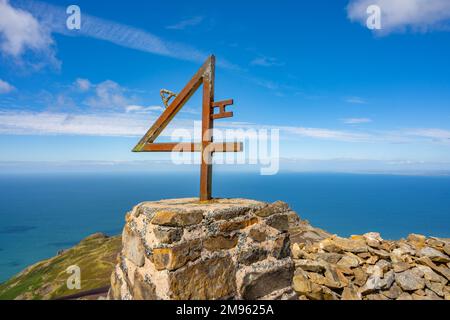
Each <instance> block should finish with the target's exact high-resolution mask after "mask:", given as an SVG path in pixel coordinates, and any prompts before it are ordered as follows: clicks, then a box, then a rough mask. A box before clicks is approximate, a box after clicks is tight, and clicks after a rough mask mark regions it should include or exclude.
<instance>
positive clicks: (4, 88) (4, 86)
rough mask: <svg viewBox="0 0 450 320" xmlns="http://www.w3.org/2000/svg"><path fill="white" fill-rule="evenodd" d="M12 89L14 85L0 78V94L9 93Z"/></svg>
mask: <svg viewBox="0 0 450 320" xmlns="http://www.w3.org/2000/svg"><path fill="white" fill-rule="evenodd" d="M14 90H15V88H14V86H12V85H11V84H9V83H8V82H6V81H4V80H2V79H0V94H5V93H10V92H11V91H14Z"/></svg>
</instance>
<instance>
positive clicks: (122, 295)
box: [108, 199, 450, 300]
mask: <svg viewBox="0 0 450 320" xmlns="http://www.w3.org/2000/svg"><path fill="white" fill-rule="evenodd" d="M122 236H123V239H122V243H123V248H122V252H121V254H120V255H119V257H118V260H119V261H118V264H117V265H116V267H115V271H114V272H113V274H112V276H111V290H110V292H109V294H108V297H109V298H110V299H297V298H298V299H300V300H444V299H445V300H450V286H449V281H450V239H443V238H436V237H425V236H423V235H418V234H410V235H409V236H408V237H407V239H401V240H398V241H392V240H384V239H382V238H381V236H380V234H379V233H375V232H370V233H366V234H364V235H355V236H351V237H350V238H341V237H338V236H336V235H331V234H329V233H327V232H326V231H323V230H321V229H318V228H315V227H313V226H311V225H310V224H309V223H308V222H307V221H304V220H300V218H299V217H298V216H297V214H296V213H295V212H293V211H291V210H290V209H289V206H288V205H287V204H286V203H284V202H281V201H278V202H275V203H273V204H267V203H264V202H258V201H252V200H244V199H222V200H214V201H210V202H208V203H206V204H205V203H200V202H198V201H197V200H196V199H178V200H165V201H157V202H146V203H142V204H140V205H138V206H136V207H135V208H134V209H133V210H132V211H131V212H130V213H128V214H127V217H126V225H125V228H124V230H123V235H122ZM292 289H293V290H292Z"/></svg>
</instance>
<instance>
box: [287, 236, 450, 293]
mask: <svg viewBox="0 0 450 320" xmlns="http://www.w3.org/2000/svg"><path fill="white" fill-rule="evenodd" d="M292 256H293V258H294V262H295V267H296V271H295V276H294V279H293V287H294V290H295V291H296V292H297V293H298V294H299V297H300V299H312V300H323V299H325V300H341V299H342V300H442V299H445V300H450V286H449V283H448V281H449V280H450V239H440V238H434V237H431V238H426V237H425V236H422V235H417V234H411V235H409V236H408V238H407V239H406V240H403V239H402V240H399V241H387V240H383V239H382V238H381V237H380V234H378V233H373V232H371V233H366V234H364V235H362V236H359V235H358V236H352V237H350V239H345V238H340V237H337V236H331V237H328V238H325V239H321V240H317V241H310V240H309V239H306V240H305V241H301V242H297V243H294V244H293V245H292Z"/></svg>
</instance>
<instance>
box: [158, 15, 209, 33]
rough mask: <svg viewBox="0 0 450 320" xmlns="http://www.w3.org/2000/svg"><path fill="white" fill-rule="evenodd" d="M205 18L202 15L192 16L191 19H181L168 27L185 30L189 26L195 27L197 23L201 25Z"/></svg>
mask: <svg viewBox="0 0 450 320" xmlns="http://www.w3.org/2000/svg"><path fill="white" fill-rule="evenodd" d="M203 20H204V18H203V17H202V16H197V17H192V18H189V19H185V20H181V21H179V22H177V23H175V24H172V25H170V26H167V27H166V29H172V30H184V29H186V28H187V27H194V26H196V25H199V24H200V23H202V21H203Z"/></svg>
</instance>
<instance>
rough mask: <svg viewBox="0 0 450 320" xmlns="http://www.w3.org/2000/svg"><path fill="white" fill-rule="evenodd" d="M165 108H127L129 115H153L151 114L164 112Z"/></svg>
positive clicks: (136, 106) (135, 106) (131, 106)
mask: <svg viewBox="0 0 450 320" xmlns="http://www.w3.org/2000/svg"><path fill="white" fill-rule="evenodd" d="M163 110H164V108H163V107H161V106H147V107H144V106H139V105H129V106H127V107H126V108H125V111H126V112H127V113H133V112H134V113H151V112H155V111H157V112H160V111H163Z"/></svg>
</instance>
